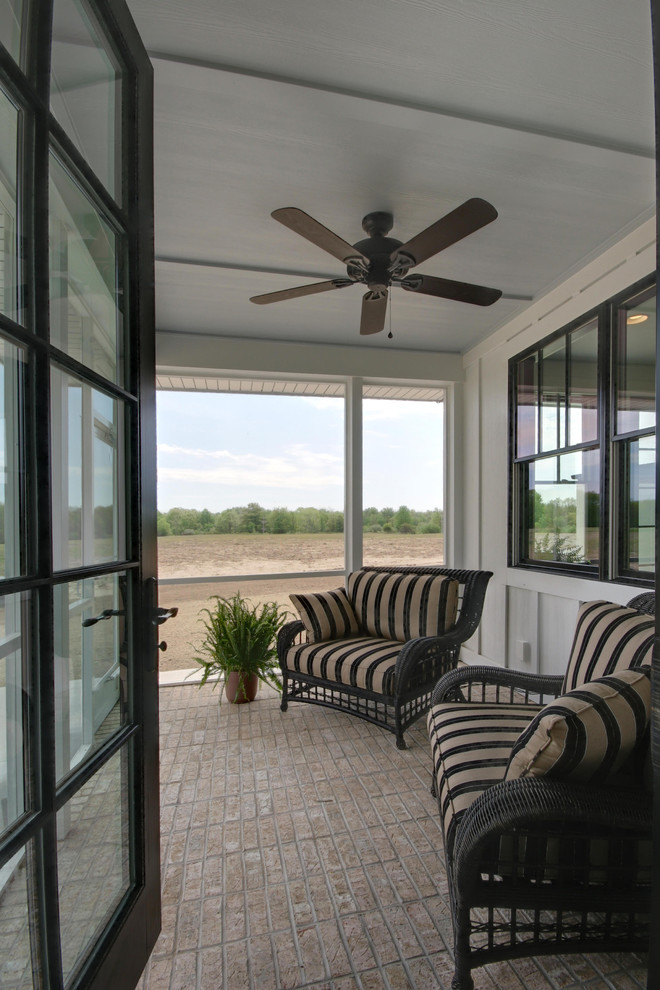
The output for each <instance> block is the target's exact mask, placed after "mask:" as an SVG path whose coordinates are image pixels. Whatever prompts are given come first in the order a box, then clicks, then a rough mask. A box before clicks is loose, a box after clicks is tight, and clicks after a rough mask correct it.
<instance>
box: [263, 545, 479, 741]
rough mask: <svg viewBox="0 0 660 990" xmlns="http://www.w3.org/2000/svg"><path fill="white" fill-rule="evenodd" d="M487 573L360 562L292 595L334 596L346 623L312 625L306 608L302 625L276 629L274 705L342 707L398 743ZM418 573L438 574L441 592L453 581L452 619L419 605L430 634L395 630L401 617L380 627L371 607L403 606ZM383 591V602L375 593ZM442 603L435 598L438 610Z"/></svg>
mask: <svg viewBox="0 0 660 990" xmlns="http://www.w3.org/2000/svg"><path fill="white" fill-rule="evenodd" d="M490 578H491V572H490V571H472V570H457V569H454V568H446V567H425V566H422V565H419V566H408V567H404V566H401V567H363V568H361V569H360V571H355V572H353V573H352V574H349V575H348V578H347V582H346V590H345V591H344V589H336V591H334V592H327V593H326V594H325V595H309V596H303V595H298V596H296V595H294V596H292V600H294V599H295V601H294V604H297V607H300V606H301V601H300V600H302V604H303V605H307V606H308V609H309V610H310V611H313V607H314V606H315V605H316V604H317V603H318V601H319V600H324V599H326V600H327V598H328V596H333V595H334V596H335V597H336V598H338V597H341V601H342V604H341V607H342V609H345V610H348V611H350V612H351V613H352V614H353V620H354V621H353V625H351V624H350V622H348V620H346V623H345V624H344V626H342V628H341V629H339V630H338V632H339V634H338V635H335V634H334V633H333V632H332V631H330V632H328V630H327V628H326V629H325V631H321V630H320V627H319V626H318V623H317V625H316V626H315V625H314V622H313V619H314V616H313V614H312V616H311V620H310V621H309V622H308V623H307V626H306V625H305V623H304V622H303V621H302V620H301V619H297V620H294V621H293V622H289V623H287V625H285V626H284V627H283V628H282V629H281V630H280V633H279V637H278V645H277V650H278V657H279V662H280V667H281V669H282V682H283V689H282V703H281V708H282V711H283V712H285V711H286V710H287V707H288V704H289V702H290V701H302V702H308V703H310V704H315V705H324V706H326V707H329V708H335V709H338V710H340V711H345V712H348V713H350V714H352V715H356V716H357V717H358V718H362V719H366V720H367V721H369V722H374V723H375V724H377V725H380V726H382V727H383V728H385V729H387V730H388V731H390V732H393V733H394V735H395V736H396V744H397V746H398V748H399V749H405V748H406V744H405V741H404V738H403V733H404V731H405V730H406V729H407V728H408V727H409V726H410V725H411V724H412V723H413V722H415V721H416V720H417V719H419V718H421V716H422V715H424V714H425V713H426V712H427V711H428V709H429V707H430V704H431V695H432V693H433V688H434V687H435V685H436V683H437V681H438V679H439V678H440V677H441V676H442V675H443V674H444V673H446V672H447V671H448V670H451V669H452V668H454V667H455V666H456V664H457V662H458V657H459V654H460V649H461V644H462V643H464V642H465V641H466V640H468V639H469V638H470V637H471V636H472V635H473V634H474V632H475V631H476V628H477V626H478V624H479V621H480V619H481V613H482V610H483V603H484V597H485V594H486V587H487V585H488V581H489V580H490ZM418 579H419V581H422V582H426V581H427V580H429V579H430V580H431V581H434V582H435V583H436V584H437V583H438V582H439V581H440V582H443V587H444V590H445V593H446V590H447V588H452V589H453V590H452V594H455V598H453V599H452V605H453V606H455V607H456V617H455V619H454V618H453V619H452V621H451V623H450V624H449V625H448V627H446V628H442V627H441V625H440V626H437V622H436V626H437V628H436V626H434V624H433V621H432V620H431V616H430V615H427V614H426V613H425V616H424V621H423V622H422V626H425V627H426V629H427V631H428V630H432V632H433V633H434V634H432V635H413V636H412V637H411V638H406V637H405V636H403V635H402V633H401V629H402V628H406V627H407V625H408V624H409V623H406V622H403V621H402V622H399V624H398V626H397V625H396V623H395V625H394V626H392V627H391V628H388V629H381V624H382V625H385V620H383V622H382V623H381V620H380V619H379V618H378V617H377V615H376V613H377V612H378V615H381V614H383V615H386V614H388V613H389V615H390V617H391V616H392V615H396V614H398V613H399V611H403V612H405V611H406V609H408V610H410V608H411V607H413V606H411V605H410V601H411V600H413V601H416V599H415V597H414V595H412V596H411V583H414V582H415V581H417V580H418ZM365 587H366V588H367V590H366V591H365V590H364V589H365ZM370 589H371V590H370ZM387 595H389V596H390V605H391V607H390V608H389V609H388V607H387V603H386V602H385V600H384V598H383V596H387ZM397 596H398V597H397ZM406 596H407V597H406ZM357 597H359V602H358V601H357ZM404 598H406V601H405V602H403V603H402V601H403V599H404ZM423 600H424V599H422V601H423ZM443 601H444V599H443ZM325 603H326V604H327V601H326V602H325ZM415 607H417V608H418V607H419V606H415ZM422 608H423V606H422ZM444 608H445V606H444V604H443V605H442V606H441V611H442V610H443V609H444ZM357 616H359V618H357ZM321 618H322V619H323V618H324V616H321ZM418 625H419V622H413V623H412V626H418ZM374 658H376V659H374Z"/></svg>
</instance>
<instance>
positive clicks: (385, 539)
mask: <svg viewBox="0 0 660 990" xmlns="http://www.w3.org/2000/svg"><path fill="white" fill-rule="evenodd" d="M343 541H344V537H343V534H341V533H337V534H332V535H326V534H316V533H310V534H307V535H298V534H283V535H282V536H271V535H265V536H248V535H245V536H224V535H215V534H213V535H209V536H167V537H164V538H161V539H159V540H158V563H159V574H160V578H161V580H162V579H164V578H199V577H215V578H217V577H223V576H227V575H244V574H268V573H273V572H275V573H280V574H281V573H282V572H289V571H290V572H296V571H321V570H342V569H343V566H344V542H343ZM364 562H365V564H422V563H428V564H436V565H437V564H442V562H443V537H442V536H441V535H435V534H433V535H427V536H411V535H399V534H395V533H369V534H365V537H364ZM340 584H343V577H342V576H341V575H338V576H337V577H321V578H299V577H298V578H295V577H291V578H284V579H280V580H272V579H265V580H258V581H245V580H240V581H209V582H200V583H197V582H195V583H185V584H178V583H177V584H161V585H160V587H159V604H160V605H163V606H167V607H171V606H174V605H176V606H178V608H179V614H178V616H177V617H176V619H170V621H169V622H168V623H167V624H166V625H164V626H163V627H162V628H161V634H162V638H163V639H165V640H166V642H167V651H166V652H165V653H161V654H160V669H161V670H180V669H186V668H190V667H194V666H195V664H194V661H192V659H191V658H192V657H193V656H194V655H195V652H196V648H197V647H198V646H199V645H200V643H201V641H202V639H203V638H204V628H203V625H202V624H201V622H200V612H201V610H202V609H203V608H205V607H207V606H208V604H209V598H210V597H211V596H212V595H223V596H225V595H232V594H233V593H234V592H235V591H236V590H237V589H238V590H240V591H241V593H242V594H243V595H245V596H246V597H248V598H250V599H252V600H253V601H254V602H259V601H276V602H278V603H279V604H281V605H284V606H285V607H287V608H290V607H291V605H290V602H289V595H290V594H291V592H302V591H323V590H325V589H327V588H333V587H338V586H339V585H340ZM292 617H293V616H292Z"/></svg>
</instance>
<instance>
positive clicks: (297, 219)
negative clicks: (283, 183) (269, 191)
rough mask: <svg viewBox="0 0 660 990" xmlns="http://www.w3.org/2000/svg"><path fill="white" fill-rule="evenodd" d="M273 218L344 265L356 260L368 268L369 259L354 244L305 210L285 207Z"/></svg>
mask: <svg viewBox="0 0 660 990" xmlns="http://www.w3.org/2000/svg"><path fill="white" fill-rule="evenodd" d="M271 216H272V217H274V218H275V219H276V220H279V222H280V223H283V224H284V226H285V227H288V228H289V229H290V230H295V232H296V234H300V236H301V237H306V238H307V240H308V241H311V242H312V244H316V246H317V247H320V248H322V249H323V250H324V251H327V252H328V254H331V255H332V256H333V257H335V258H339V260H340V261H343V262H344V264H346V263H347V262H348V261H349V260H350V261H354V260H355V261H358V262H360V263H361V264H362V265H364V266H365V268H366V266H368V264H369V262H368V261H367V259H366V258H365V257H364V256H363V255H361V254H360V252H359V251H356V250H355V248H354V247H353V245H352V244H349V243H348V241H345V240H343V238H341V237H339V235H338V234H334V233H333V232H332V231H331V230H328V228H327V227H324V226H323V224H322V223H319V222H318V220H315V219H314V217H310V215H309V214H308V213H305V212H304V211H303V210H299V209H297V208H296V207H295V206H285V207H284V208H283V209H281V210H274V211H273V212H272V213H271Z"/></svg>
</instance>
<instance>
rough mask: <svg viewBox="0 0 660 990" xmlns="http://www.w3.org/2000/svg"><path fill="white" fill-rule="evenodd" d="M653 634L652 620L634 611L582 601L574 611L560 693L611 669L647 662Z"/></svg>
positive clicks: (620, 668) (624, 668) (605, 673)
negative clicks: (569, 652)
mask: <svg viewBox="0 0 660 990" xmlns="http://www.w3.org/2000/svg"><path fill="white" fill-rule="evenodd" d="M654 631H655V619H654V617H653V616H650V615H642V614H641V613H640V612H638V611H637V610H636V609H634V608H626V607H625V606H624V605H614V604H613V603H612V602H603V601H595V602H585V603H584V604H583V605H581V606H580V609H579V611H578V617H577V623H576V626H575V638H574V640H573V647H572V649H571V655H570V658H569V661H568V668H567V670H566V676H565V677H564V684H563V687H562V694H566V693H567V692H568V691H572V690H573V688H576V687H579V686H580V685H581V684H586V682H587V681H594V680H595V679H596V678H597V677H604V676H606V675H607V674H612V673H614V671H615V670H627V669H628V668H629V667H639V666H641V665H642V664H644V663H651V651H652V649H653V636H654Z"/></svg>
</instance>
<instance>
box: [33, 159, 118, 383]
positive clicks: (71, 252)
mask: <svg viewBox="0 0 660 990" xmlns="http://www.w3.org/2000/svg"><path fill="white" fill-rule="evenodd" d="M119 254H120V246H119V239H118V237H117V235H116V234H115V232H114V231H113V230H112V228H111V227H110V225H109V223H108V221H107V219H106V218H105V217H103V216H102V215H101V214H100V213H99V212H98V210H97V209H96V208H95V207H94V205H93V203H92V202H91V201H90V199H89V197H88V196H86V195H85V193H84V192H83V191H82V189H81V188H80V186H79V185H78V184H77V183H76V182H75V181H74V180H73V178H72V177H71V176H70V175H69V173H68V172H67V171H66V169H65V168H64V166H63V165H62V164H61V163H60V162H59V161H58V160H57V158H55V156H54V155H52V156H51V183H50V333H51V342H52V343H53V344H54V345H55V346H56V347H59V348H60V350H62V351H65V352H66V353H67V354H69V355H70V356H71V357H72V358H75V359H76V361H80V363H81V364H84V365H85V366H86V367H88V368H91V369H92V371H95V372H97V374H99V375H103V377H104V378H107V379H108V381H111V382H117V383H118V384H121V383H122V382H123V370H122V357H123V351H124V347H123V330H124V302H123V299H124V285H123V267H122V265H121V263H120V257H119Z"/></svg>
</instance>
